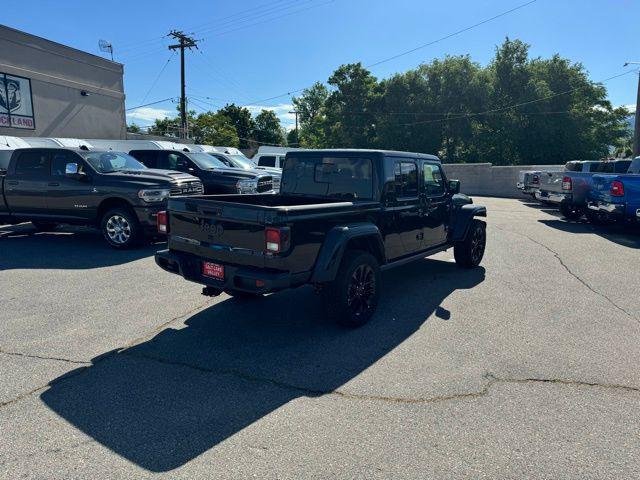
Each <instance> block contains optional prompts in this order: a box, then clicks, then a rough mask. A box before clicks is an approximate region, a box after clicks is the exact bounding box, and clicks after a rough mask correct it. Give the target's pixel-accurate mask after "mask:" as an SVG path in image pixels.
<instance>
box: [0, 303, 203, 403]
mask: <svg viewBox="0 0 640 480" xmlns="http://www.w3.org/2000/svg"><path fill="white" fill-rule="evenodd" d="M209 303H210V300H207V301H206V302H204V303H203V304H201V305H199V306H196V307H194V308H192V309H190V310H188V311H187V312H185V313H182V314H180V315H177V316H175V317H173V318H171V319H170V320H167V321H166V322H164V323H162V324H161V325H159V326H157V327H156V328H154V329H153V330H151V331H150V332H149V333H147V334H146V335H144V336H142V337H139V338H137V339H135V340H132V341H130V342H128V343H127V344H125V346H123V347H119V348H115V349H114V350H112V351H110V352H108V353H106V354H103V355H101V356H99V357H97V359H94V360H92V361H81V360H71V359H68V358H61V357H45V356H40V355H32V354H27V353H20V352H7V351H5V350H2V349H0V353H3V354H5V355H13V356H18V357H24V358H33V359H39V360H55V361H60V362H67V363H72V364H74V365H84V366H85V368H78V369H76V370H72V371H70V372H67V373H65V374H63V375H61V376H60V377H58V378H56V379H54V380H51V381H49V382H47V383H45V384H44V385H40V386H38V387H35V388H33V389H31V390H29V391H27V392H24V393H22V394H20V395H18V396H17V397H14V398H12V399H10V400H6V401H4V402H0V408H4V407H6V406H9V405H12V404H14V403H16V402H19V401H20V400H22V399H24V398H27V397H30V396H31V395H34V394H36V393H38V392H40V391H42V390H44V389H45V388H47V387H52V386H54V385H57V384H58V383H60V382H63V381H66V380H69V379H71V378H74V377H76V376H78V375H81V374H82V373H84V372H86V371H88V369H89V367H93V366H95V365H98V364H100V363H102V362H104V361H105V360H108V359H110V358H113V357H114V356H116V355H117V354H118V353H120V352H122V351H123V350H125V349H127V348H130V347H132V346H135V345H136V344H139V343H141V342H143V341H144V340H147V339H148V338H150V337H152V336H153V335H155V334H156V333H158V332H159V331H161V330H163V329H164V328H166V327H167V326H168V325H170V324H171V323H173V322H175V321H177V320H180V319H181V318H184V317H186V316H187V315H191V314H192V313H194V312H196V311H198V310H200V309H202V308H204V307H205V306H207V305H208V304H209Z"/></svg>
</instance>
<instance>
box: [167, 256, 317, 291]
mask: <svg viewBox="0 0 640 480" xmlns="http://www.w3.org/2000/svg"><path fill="white" fill-rule="evenodd" d="M155 260H156V264H158V266H159V267H160V268H162V269H163V270H165V271H167V272H169V273H175V274H176V275H180V276H181V277H183V278H184V279H186V280H189V281H191V282H195V283H199V284H201V285H206V286H207V287H212V288H213V289H219V290H240V291H243V292H251V293H270V292H277V291H279V290H285V289H287V288H292V287H298V286H300V285H303V284H305V283H307V282H308V281H309V279H310V277H311V272H303V273H298V274H289V273H273V272H269V271H264V270H256V269H252V268H247V267H238V266H234V265H227V264H223V265H224V277H225V278H224V280H216V279H215V278H211V277H206V276H204V275H202V262H204V261H207V260H206V259H203V258H199V257H197V256H195V255H191V254H189V253H181V252H175V251H171V250H160V251H159V252H157V253H156V255H155Z"/></svg>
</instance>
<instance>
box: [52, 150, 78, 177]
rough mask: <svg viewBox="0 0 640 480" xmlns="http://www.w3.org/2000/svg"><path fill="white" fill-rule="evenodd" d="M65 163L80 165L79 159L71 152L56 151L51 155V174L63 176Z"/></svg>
mask: <svg viewBox="0 0 640 480" xmlns="http://www.w3.org/2000/svg"><path fill="white" fill-rule="evenodd" d="M67 163H77V164H78V167H80V166H81V165H82V162H81V161H80V159H79V158H78V157H77V156H75V155H74V154H73V153H71V152H56V153H54V154H53V156H52V157H51V175H52V176H54V177H64V175H65V170H66V167H67Z"/></svg>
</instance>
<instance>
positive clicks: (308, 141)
mask: <svg viewBox="0 0 640 480" xmlns="http://www.w3.org/2000/svg"><path fill="white" fill-rule="evenodd" d="M328 98H329V91H328V90H327V87H325V86H324V85H323V84H322V83H320V82H316V83H315V84H313V86H311V87H310V88H306V89H304V90H303V91H302V94H301V95H300V96H299V97H294V98H293V105H294V106H295V108H296V110H297V111H298V112H299V113H298V115H299V121H300V132H299V136H300V145H301V146H303V147H306V148H323V147H326V146H328V144H327V139H326V132H327V125H326V115H325V112H326V103H327V99H328Z"/></svg>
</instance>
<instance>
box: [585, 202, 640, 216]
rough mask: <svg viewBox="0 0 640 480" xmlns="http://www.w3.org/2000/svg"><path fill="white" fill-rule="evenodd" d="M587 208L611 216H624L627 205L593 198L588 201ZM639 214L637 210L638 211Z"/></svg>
mask: <svg viewBox="0 0 640 480" xmlns="http://www.w3.org/2000/svg"><path fill="white" fill-rule="evenodd" d="M587 208H588V209H589V210H591V211H594V212H598V213H604V214H606V215H608V216H611V217H619V218H622V217H624V211H625V206H624V205H623V204H621V203H611V202H603V201H601V200H597V201H595V200H591V201H589V202H587ZM636 214H637V212H636Z"/></svg>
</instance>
